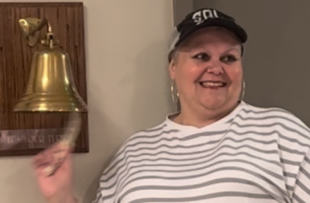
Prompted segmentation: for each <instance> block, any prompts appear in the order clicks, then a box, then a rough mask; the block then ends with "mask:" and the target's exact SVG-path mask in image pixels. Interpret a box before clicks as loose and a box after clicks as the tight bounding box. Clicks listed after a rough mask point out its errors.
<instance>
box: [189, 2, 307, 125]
mask: <svg viewBox="0 0 310 203" xmlns="http://www.w3.org/2000/svg"><path fill="white" fill-rule="evenodd" d="M193 1H195V5H194V8H195V9H197V8H201V7H205V6H211V7H214V8H216V9H219V10H221V11H223V12H226V13H228V14H230V15H232V16H234V17H235V18H236V19H237V21H238V22H239V23H240V24H241V25H243V26H244V27H245V29H246V30H247V31H248V34H249V41H248V42H247V44H246V46H245V47H246V48H245V53H246V54H245V61H244V70H245V74H246V77H245V78H246V86H247V87H246V96H245V98H246V101H248V102H250V103H253V104H256V105H259V106H280V107H284V108H286V109H288V110H290V111H292V112H293V113H295V114H297V115H298V116H299V117H300V118H301V119H302V120H304V121H305V122H306V123H307V124H308V125H310V113H309V112H310V106H309V104H310V91H309V87H310V85H309V84H310V82H309V78H310V62H309V54H310V50H309V47H310V40H309V36H310V25H309V19H310V12H309V10H310V1H308V0H299V1H283V0H272V1H270V0H260V1H248V0H233V1H227V0H208V1H206V0H193Z"/></svg>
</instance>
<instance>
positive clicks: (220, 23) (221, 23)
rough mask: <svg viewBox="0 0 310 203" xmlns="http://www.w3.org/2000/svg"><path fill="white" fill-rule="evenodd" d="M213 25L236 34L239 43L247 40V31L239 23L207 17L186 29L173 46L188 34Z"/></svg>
mask: <svg viewBox="0 0 310 203" xmlns="http://www.w3.org/2000/svg"><path fill="white" fill-rule="evenodd" d="M213 26H216V27H223V28H226V29H227V30H229V31H231V32H232V33H234V34H235V35H236V36H237V38H238V39H239V40H240V41H241V43H245V42H246V41H247V33H246V32H245V30H244V29H243V28H242V27H240V26H239V25H237V24H236V23H234V22H232V21H228V20H225V19H219V18H215V19H208V20H206V21H204V22H203V23H201V24H200V25H197V26H195V27H193V28H192V29H190V30H188V31H187V32H186V33H183V34H181V35H180V37H179V40H178V42H177V43H176V44H175V46H177V45H179V44H180V43H181V42H183V41H184V40H185V39H187V38H188V37H189V36H190V35H192V34H193V33H195V32H197V31H198V30H201V29H203V28H206V27H213Z"/></svg>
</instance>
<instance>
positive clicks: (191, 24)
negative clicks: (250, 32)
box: [170, 8, 247, 52]
mask: <svg viewBox="0 0 310 203" xmlns="http://www.w3.org/2000/svg"><path fill="white" fill-rule="evenodd" d="M212 26H216V27H223V28H226V29H227V30H230V31H231V32H232V33H234V34H235V35H236V37H237V38H238V39H239V40H240V42H241V43H245V42H246V41H247V33H246V31H245V30H244V29H243V28H242V27H241V26H240V25H238V24H237V23H236V21H235V19H234V18H233V17H231V16H228V15H226V14H224V13H222V12H221V11H218V10H216V9H213V8H203V9H199V10H195V11H193V12H191V13H189V14H188V15H187V16H186V17H185V18H184V19H183V21H181V22H180V23H179V24H178V25H177V26H176V33H175V34H174V35H175V36H174V39H173V42H172V44H171V45H170V52H171V51H173V50H174V49H175V48H176V47H177V46H178V45H179V44H180V43H181V42H183V41H184V40H185V39H187V38H188V37H189V36H190V35H191V34H193V33H195V32H196V31H198V30H200V29H202V28H206V27H212Z"/></svg>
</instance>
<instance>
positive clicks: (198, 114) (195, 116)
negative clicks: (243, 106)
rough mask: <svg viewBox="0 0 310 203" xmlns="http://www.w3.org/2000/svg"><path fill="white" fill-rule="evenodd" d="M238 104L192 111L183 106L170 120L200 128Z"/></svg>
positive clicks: (214, 120)
mask: <svg viewBox="0 0 310 203" xmlns="http://www.w3.org/2000/svg"><path fill="white" fill-rule="evenodd" d="M238 105H239V103H237V104H236V105H234V106H230V107H226V108H221V109H218V110H209V109H204V111H193V110H192V109H188V108H184V109H182V110H181V112H180V113H179V114H178V115H176V116H175V117H174V118H172V120H173V121H174V122H176V123H178V124H181V125H187V126H193V127H197V128H202V127H205V126H207V125H210V124H212V123H214V122H216V121H218V120H220V119H222V118H224V117H225V116H227V115H228V114H230V113H231V112H232V111H233V110H234V109H235V108H236V107H237V106H238Z"/></svg>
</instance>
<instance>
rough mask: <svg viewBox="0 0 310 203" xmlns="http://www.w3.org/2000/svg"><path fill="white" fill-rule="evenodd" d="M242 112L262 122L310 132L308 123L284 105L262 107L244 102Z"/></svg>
mask: <svg viewBox="0 0 310 203" xmlns="http://www.w3.org/2000/svg"><path fill="white" fill-rule="evenodd" d="M240 114H241V115H242V114H244V116H245V115H246V117H247V118H250V119H253V120H256V121H260V122H262V123H274V124H277V125H278V126H280V127H282V128H285V129H295V131H296V130H298V131H303V132H304V133H307V134H310V130H309V127H308V125H307V124H306V123H305V122H304V121H303V120H302V119H301V118H299V117H298V115H296V114H295V113H294V112H292V111H290V110H288V109H286V108H283V107H275V106H271V107H260V106H256V105H252V104H248V103H244V108H243V110H242V111H241V112H240Z"/></svg>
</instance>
